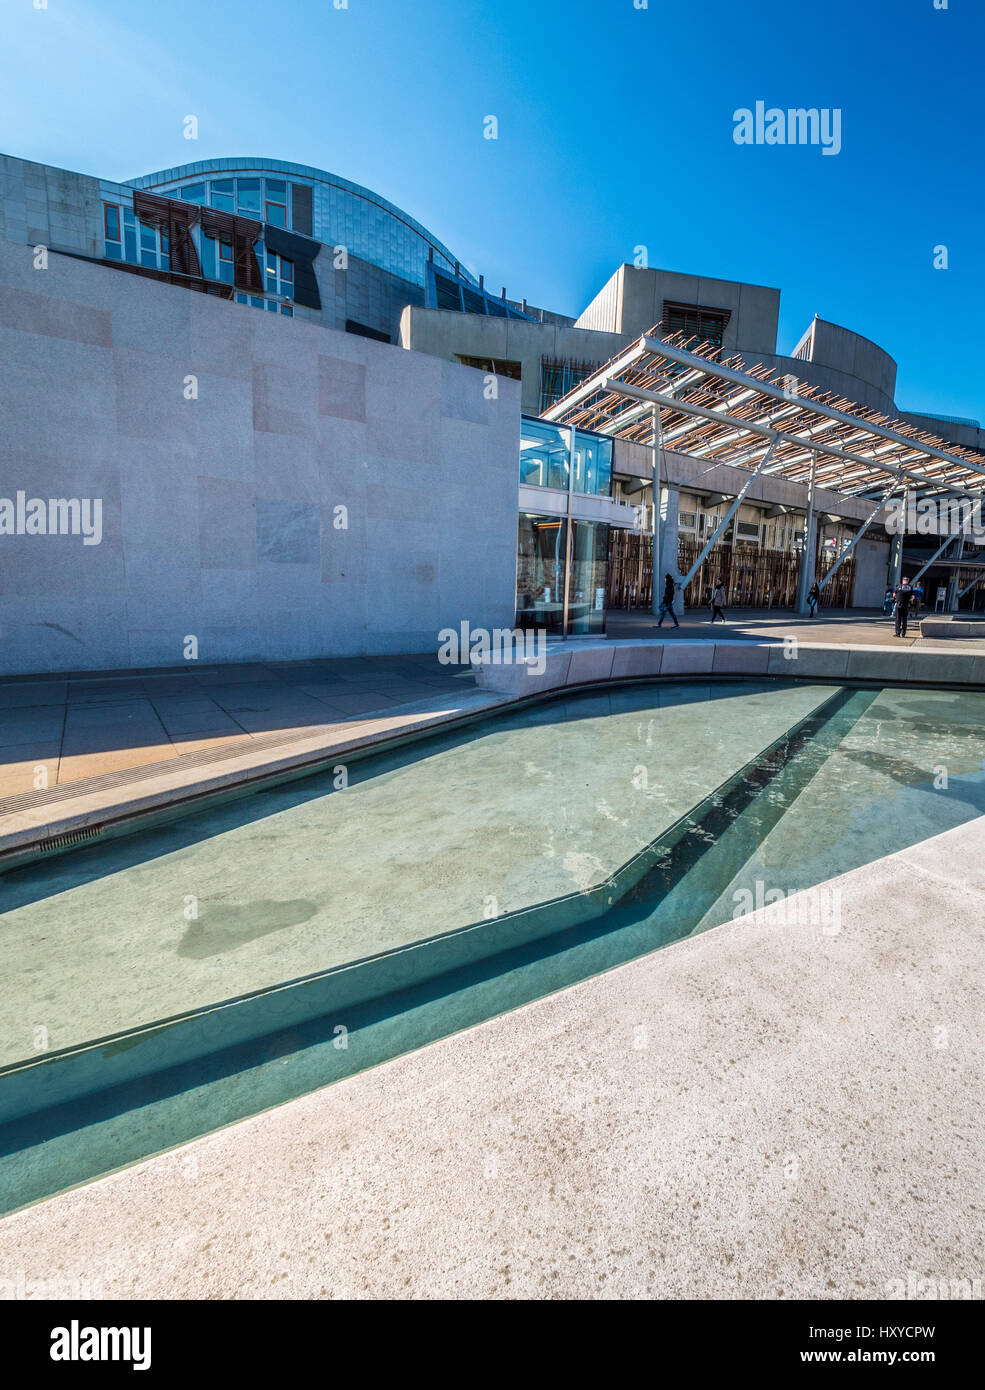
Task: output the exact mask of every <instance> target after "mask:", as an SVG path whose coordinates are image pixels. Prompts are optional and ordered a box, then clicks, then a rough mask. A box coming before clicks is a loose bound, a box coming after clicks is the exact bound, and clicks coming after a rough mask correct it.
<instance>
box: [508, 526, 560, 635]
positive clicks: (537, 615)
mask: <svg viewBox="0 0 985 1390" xmlns="http://www.w3.org/2000/svg"><path fill="white" fill-rule="evenodd" d="M566 553H567V523H566V521H565V519H564V517H558V516H536V515H533V514H531V513H529V512H522V513H521V514H520V526H519V532H518V535H517V565H516V625H517V627H520V628H544V629H545V630H546V631H547V632H554V633H560V632H561V631H562V629H563V626H564V566H565V557H566Z"/></svg>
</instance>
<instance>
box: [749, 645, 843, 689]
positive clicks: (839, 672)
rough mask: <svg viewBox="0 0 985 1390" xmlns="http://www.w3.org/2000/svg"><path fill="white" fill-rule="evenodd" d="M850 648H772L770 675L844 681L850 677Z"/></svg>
mask: <svg viewBox="0 0 985 1390" xmlns="http://www.w3.org/2000/svg"><path fill="white" fill-rule="evenodd" d="M849 652H850V649H849V648H848V647H824V646H817V647H805V646H802V645H801V644H800V643H798V644H797V646H796V647H791V648H789V649H788V648H786V647H780V646H774V647H770V654H769V667H768V670H769V674H770V675H771V676H786V677H788V678H789V677H791V676H796V677H798V678H800V679H802V678H803V677H805V676H807V677H808V678H811V679H813V678H815V677H816V678H818V679H819V680H844V679H845V678H846V676H847V675H848V657H849Z"/></svg>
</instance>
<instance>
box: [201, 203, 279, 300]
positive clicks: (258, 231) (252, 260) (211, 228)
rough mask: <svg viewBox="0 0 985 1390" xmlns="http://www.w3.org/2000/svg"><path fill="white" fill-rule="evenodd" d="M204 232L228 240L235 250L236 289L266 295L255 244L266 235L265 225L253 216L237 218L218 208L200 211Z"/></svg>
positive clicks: (220, 239)
mask: <svg viewBox="0 0 985 1390" xmlns="http://www.w3.org/2000/svg"><path fill="white" fill-rule="evenodd" d="M198 211H199V212H200V213H201V215H202V231H203V232H204V234H205V235H206V236H211V237H215V238H216V240H218V241H228V242H229V244H230V245H231V246H232V249H233V279H234V281H235V283H236V288H237V289H240V290H249V291H250V292H251V293H252V294H262V293H263V274H262V272H261V270H260V262H259V261H258V260H257V253H256V250H255V243H256V242H258V241H259V240H260V239H261V238H262V236H263V224H262V223H260V222H254V221H253V219H252V217H237V216H234V214H233V213H231V212H220V211H219V210H218V208H199V209H198Z"/></svg>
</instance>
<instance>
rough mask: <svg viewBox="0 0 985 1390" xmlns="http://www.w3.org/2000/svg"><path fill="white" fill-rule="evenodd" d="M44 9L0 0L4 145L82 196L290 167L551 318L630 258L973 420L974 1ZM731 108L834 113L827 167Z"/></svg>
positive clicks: (520, 1) (224, 1)
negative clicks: (77, 187) (257, 167)
mask: <svg viewBox="0 0 985 1390" xmlns="http://www.w3.org/2000/svg"><path fill="white" fill-rule="evenodd" d="M48 6H49V8H48V9H47V10H41V11H38V10H35V9H34V0H0V8H2V23H3V34H4V41H3V45H2V49H0V148H2V149H3V150H4V151H5V152H7V153H11V154H16V155H20V156H23V157H26V158H29V159H36V160H40V161H43V162H45V163H51V164H57V165H60V166H62V167H64V168H69V169H78V170H82V171H84V172H86V173H92V174H100V175H102V176H103V177H106V178H111V179H123V178H131V177H134V176H135V175H138V174H142V173H147V172H150V171H151V170H154V169H159V168H164V167H167V166H170V165H174V164H181V163H185V162H188V161H190V160H194V159H204V158H209V157H213V156H220V155H239V154H255V155H270V156H277V157H280V158H284V159H291V160H297V161H299V162H302V163H308V164H314V165H318V166H320V167H322V168H325V169H329V170H331V171H333V172H334V173H338V174H342V175H344V176H345V177H347V178H350V179H354V180H355V181H356V182H358V183H362V184H366V185H368V186H369V187H370V188H372V189H374V190H376V191H377V192H379V193H381V194H382V195H383V196H385V197H387V198H389V199H391V200H392V201H393V202H395V203H397V204H398V205H399V206H401V207H403V208H404V209H406V210H407V211H408V212H410V213H411V214H412V215H413V216H415V217H417V218H418V219H419V220H420V221H422V222H423V223H424V224H425V225H426V226H427V227H428V228H429V229H431V230H432V231H433V232H434V233H435V235H437V236H438V237H439V238H440V239H441V240H443V241H444V242H445V243H446V244H447V245H448V246H450V247H451V249H452V250H453V251H454V252H455V254H456V255H458V256H460V257H461V259H462V260H463V261H464V262H465V263H466V264H468V265H470V266H471V267H472V268H473V269H474V270H476V271H481V272H483V273H484V274H485V276H486V279H487V281H488V282H489V283H491V284H492V285H493V286H495V287H496V288H497V289H498V287H499V286H500V285H505V286H506V287H507V291H508V293H509V294H510V295H511V296H514V297H517V298H519V297H521V296H524V295H525V296H526V297H527V298H528V299H529V300H530V301H531V302H532V303H535V304H543V305H545V306H547V307H549V308H553V309H556V310H558V311H559V312H563V313H577V312H578V311H579V310H580V309H581V308H582V307H583V306H584V305H585V304H586V303H587V302H588V300H589V299H590V298H591V296H592V295H594V294H595V292H596V291H597V290H598V289H599V288H600V286H601V285H602V284H603V283H604V281H605V280H606V279H607V278H608V276H609V275H610V274H611V273H612V271H613V270H614V269H615V267H616V266H617V265H618V264H620V263H621V262H622V261H631V260H632V259H633V250H634V247H636V246H637V245H639V244H644V245H646V246H647V248H648V253H649V262H650V264H651V265H654V266H660V267H662V268H666V269H670V270H680V271H686V272H701V273H702V274H706V275H718V276H721V277H723V278H725V279H733V280H749V281H754V282H757V283H761V284H767V285H774V286H777V287H779V288H780V289H781V290H782V291H783V296H782V300H781V311H780V349H781V351H790V350H791V349H792V348H793V346H794V344H795V342H796V340H797V338H798V337H799V335H800V333H801V331H802V330H803V329H804V328H806V326H807V324H808V323H809V322H810V320H811V318H812V317H813V315H814V314H815V312H816V313H818V314H820V316H821V317H822V318H826V319H831V320H833V321H834V322H836V323H841V324H844V325H845V326H846V327H849V328H852V329H854V330H855V331H856V332H859V333H863V334H865V335H866V336H868V337H871V338H873V339H875V341H876V342H878V343H879V344H880V345H881V346H883V347H885V348H886V349H887V350H888V351H889V352H890V353H891V354H892V355H893V356H894V357H895V358H896V360H897V361H898V363H899V378H898V389H897V399H898V401H899V403H900V405H901V406H903V407H904V408H909V409H915V410H920V409H924V410H932V411H937V412H940V413H945V414H955V415H967V416H974V417H976V418H982V417H985V371H983V367H985V350H983V346H982V336H983V328H985V237H983V233H982V215H983V211H985V196H983V191H982V184H983V177H985V159H983V154H985V120H983V117H982V107H981V102H982V89H983V86H985V73H983V64H982V59H983V48H985V45H983V39H985V6H983V4H982V0H949V6H948V9H946V10H943V11H939V10H936V9H935V8H934V0H797V3H796V4H787V5H773V6H762V5H754V4H751V3H748V0H746V2H745V3H742V0H732V2H731V3H724V0H690V3H681V4H673V3H670V0H650V3H649V8H648V9H645V10H638V9H636V8H634V4H633V0H349V7H348V9H345V10H337V9H335V8H334V5H333V0H277V3H273V4H270V3H268V4H258V3H255V0H235V3H234V0H165V2H164V3H160V2H158V3H155V2H154V0H48ZM757 100H762V101H764V102H765V103H766V104H767V106H778V107H781V108H786V107H800V106H808V107H809V106H817V107H831V108H833V107H838V108H840V109H841V110H842V112H843V148H842V151H841V153H840V154H839V155H837V156H836V157H830V156H822V154H821V152H820V150H819V149H817V148H803V147H796V146H794V147H783V146H774V147H761V146H758V147H756V146H754V147H743V146H737V145H736V144H734V142H733V140H732V130H733V121H732V113H733V111H734V110H735V109H736V108H738V107H752V106H753V105H754V104H755V102H756V101H757ZM190 114H193V115H195V116H197V117H198V120H199V138H198V140H197V141H188V140H185V139H184V138H183V135H182V131H183V125H182V122H183V119H184V117H185V116H186V115H190ZM487 115H495V116H496V117H497V118H498V121H499V139H498V140H496V141H491V140H485V139H483V135H482V129H483V128H482V122H483V118H484V117H485V116H487ZM938 244H943V245H946V246H947V248H948V255H949V261H950V268H949V269H948V270H946V271H943V270H934V269H933V264H932V254H933V247H934V246H936V245H938Z"/></svg>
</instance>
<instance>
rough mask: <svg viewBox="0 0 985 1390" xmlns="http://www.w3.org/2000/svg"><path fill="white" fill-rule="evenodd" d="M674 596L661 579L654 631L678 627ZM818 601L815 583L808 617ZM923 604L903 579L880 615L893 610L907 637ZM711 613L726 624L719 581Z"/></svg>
mask: <svg viewBox="0 0 985 1390" xmlns="http://www.w3.org/2000/svg"><path fill="white" fill-rule="evenodd" d="M676 593H677V582H676V580H675V579H674V576H673V575H672V574H665V575H664V591H663V598H662V599H661V601H660V619H659V621H658V623H657V627H663V621H664V618H671V619H673V623H674V626H675V627H680V623H679V622H678V621H677V614H676V613H675V612H674V597H675V595H676ZM820 600H821V586H820V584H819V583H818V582H817V580H816V579H815V581H814V583H813V585H812V586H811V588H810V591H809V592H808V595H807V604H808V607H809V608H810V611H811V617H812V618H814V617H816V616H817V605H818V603H819V602H820ZM922 601H923V587H922V586H921V585H920V584H919V583H916V584H911V583H910V581H909V579H904V580H903V582H902V583H901V584H897V586H896V588H895V589H887V590H886V599H885V602H884V604H883V610H882V611H883V612H884V613H888V612H889V611H890V609H891V610H892V613H893V616H894V618H895V619H896V636H897V637H905V636H906V623H907V619H908V618H909V617H910V615H911V613H912V614H913V616H914V617H917V616H918V615H919V613H920V604H921V602H922ZM708 606H709V607H710V609H711V618H710V621H711V622H714V621H715V619H716V618H721V620H722V622H723V623H724V622H726V621H727V619H726V617H725V585H724V584H723V582H722V581H721V579H719V580H717V581H716V583H715V584H714V585H713V586H712V590H711V595H710V598H709V600H708Z"/></svg>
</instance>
